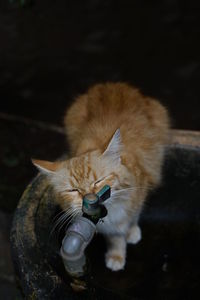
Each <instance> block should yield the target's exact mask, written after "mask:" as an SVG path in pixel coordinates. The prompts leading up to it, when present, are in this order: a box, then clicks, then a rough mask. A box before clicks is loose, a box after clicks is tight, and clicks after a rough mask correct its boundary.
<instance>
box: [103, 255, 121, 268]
mask: <svg viewBox="0 0 200 300" xmlns="http://www.w3.org/2000/svg"><path fill="white" fill-rule="evenodd" d="M124 266H125V259H124V257H122V256H121V255H117V254H115V255H111V254H110V255H107V256H106V267H107V268H109V269H110V270H112V271H119V270H122V269H124Z"/></svg>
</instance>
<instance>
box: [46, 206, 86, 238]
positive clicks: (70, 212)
mask: <svg viewBox="0 0 200 300" xmlns="http://www.w3.org/2000/svg"><path fill="white" fill-rule="evenodd" d="M80 208H81V205H76V206H75V205H74V206H73V207H70V208H68V209H67V210H63V211H61V212H59V213H58V214H57V216H58V215H59V214H61V213H62V215H61V216H60V217H59V218H58V220H56V222H55V224H54V226H53V228H52V230H51V232H50V235H52V233H53V232H54V231H55V230H56V229H58V231H59V232H60V230H61V228H62V227H63V226H64V225H66V223H67V221H68V223H69V221H71V219H73V218H74V217H75V216H78V215H79V214H80V213H81V210H80ZM57 216H56V217H57ZM56 217H54V219H55V218H56Z"/></svg>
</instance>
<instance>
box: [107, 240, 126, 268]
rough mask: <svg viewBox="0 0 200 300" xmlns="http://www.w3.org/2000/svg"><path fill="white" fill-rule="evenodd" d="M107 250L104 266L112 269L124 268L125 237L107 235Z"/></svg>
mask: <svg viewBox="0 0 200 300" xmlns="http://www.w3.org/2000/svg"><path fill="white" fill-rule="evenodd" d="M107 244H108V250H107V253H106V256H105V259H106V266H107V268H109V269H111V270H112V271H119V270H122V269H124V266H125V263H126V237H125V236H123V235H116V236H109V237H107Z"/></svg>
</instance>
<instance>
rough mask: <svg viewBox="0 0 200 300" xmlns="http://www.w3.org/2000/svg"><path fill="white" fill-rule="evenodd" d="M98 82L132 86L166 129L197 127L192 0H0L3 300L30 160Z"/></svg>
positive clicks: (57, 137)
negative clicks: (158, 110) (161, 115)
mask: <svg viewBox="0 0 200 300" xmlns="http://www.w3.org/2000/svg"><path fill="white" fill-rule="evenodd" d="M20 2H21V4H20ZM23 2H25V4H26V5H22V4H23ZM105 81H126V82H129V83H131V84H133V85H135V86H137V87H139V88H140V89H141V90H142V91H143V92H144V93H145V94H148V95H151V96H153V97H156V98H158V99H159V100H160V101H161V102H162V103H163V104H164V105H166V106H167V107H168V109H169V111H170V114H171V119H172V126H173V127H174V128H179V129H189V130H200V103H199V98H200V89H199V81H200V2H199V1H198V0H197V1H191V0H190V1H188V0H187V1H185V0H157V1H156V0H152V1H150V0H127V1H122V0H121V1H117V0H73V1H69V0H59V1H55V0H42V1H36V0H35V1H34V0H33V1H30V0H29V1H28V0H27V1H20V0H19V1H18V0H0V230H1V231H0V244H1V246H0V257H2V258H3V259H2V261H0V298H1V296H2V295H3V296H2V297H3V298H2V299H15V297H16V293H17V292H16V288H15V284H14V275H13V270H12V265H11V262H10V256H9V237H8V232H9V227H10V224H11V220H12V215H13V211H14V209H15V207H16V205H17V202H18V200H19V198H20V195H21V193H22V192H23V190H24V189H25V186H26V185H27V184H28V182H29V181H30V179H31V178H32V177H33V176H34V175H35V174H36V171H35V170H34V168H33V167H32V165H31V163H30V157H37V158H42V159H55V158H56V157H58V156H59V155H61V154H62V153H63V152H64V151H65V149H66V144H65V138H64V136H63V134H62V130H61V129H60V128H59V127H60V126H62V120H63V115H64V111H65V108H66V107H67V106H68V105H69V104H70V103H71V101H73V99H74V98H75V97H76V96H77V95H78V94H80V93H82V92H84V91H86V90H87V88H88V87H89V86H90V85H92V84H94V83H96V82H105ZM5 253H6V254H5ZM6 297H7V298H6Z"/></svg>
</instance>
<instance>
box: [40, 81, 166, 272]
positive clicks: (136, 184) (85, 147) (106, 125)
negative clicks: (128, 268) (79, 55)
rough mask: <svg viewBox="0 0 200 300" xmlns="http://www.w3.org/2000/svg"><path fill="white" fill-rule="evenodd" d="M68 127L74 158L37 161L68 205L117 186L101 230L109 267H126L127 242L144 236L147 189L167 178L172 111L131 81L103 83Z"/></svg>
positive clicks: (83, 100) (81, 101)
mask: <svg viewBox="0 0 200 300" xmlns="http://www.w3.org/2000/svg"><path fill="white" fill-rule="evenodd" d="M65 127H66V133H67V138H68V141H69V144H70V148H71V149H70V150H71V158H69V159H67V160H66V161H62V162H47V161H40V160H34V164H35V165H36V166H37V167H38V168H39V170H41V171H42V172H44V173H46V174H47V175H48V178H49V181H50V183H51V184H52V185H53V186H54V188H55V191H56V192H57V194H58V195H59V197H58V201H59V203H60V205H61V207H62V209H63V210H67V209H69V208H70V209H71V211H73V210H74V211H75V212H76V211H78V212H81V205H82V197H83V195H84V194H86V193H93V192H94V193H96V192H98V191H99V190H100V189H101V188H102V187H103V186H104V185H106V184H108V185H110V186H111V197H110V198H109V199H108V200H106V202H105V206H106V208H107V210H108V214H107V216H106V217H105V218H104V222H99V223H98V224H97V230H98V232H100V233H102V234H103V235H104V236H105V237H106V240H107V241H108V249H107V253H106V256H105V260H106V266H107V267H108V268H110V269H111V270H113V271H117V270H120V269H123V268H124V266H125V261H126V245H127V243H132V244H136V243H137V242H139V241H140V239H141V230H140V227H139V226H138V218H139V215H140V212H141V209H142V207H143V204H144V201H145V198H146V196H147V193H148V191H149V189H150V188H153V187H156V186H157V185H158V184H159V182H160V180H161V167H162V163H163V156H164V148H165V145H166V144H167V143H168V137H169V118H168V114H167V111H166V109H165V108H164V107H163V106H162V105H161V104H159V103H158V102H157V101H156V100H154V99H151V98H149V97H146V96H144V95H142V94H141V93H140V92H139V91H138V90H137V89H135V88H133V87H131V86H129V85H127V84H125V83H106V84H97V85H95V86H94V87H92V88H90V89H89V91H88V92H87V93H86V94H84V95H82V96H80V97H78V98H77V99H76V100H75V102H74V103H73V104H72V106H71V108H70V109H69V110H68V112H67V114H66V116H65Z"/></svg>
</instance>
